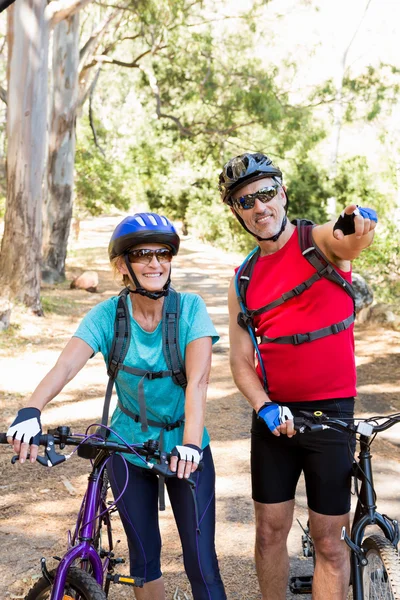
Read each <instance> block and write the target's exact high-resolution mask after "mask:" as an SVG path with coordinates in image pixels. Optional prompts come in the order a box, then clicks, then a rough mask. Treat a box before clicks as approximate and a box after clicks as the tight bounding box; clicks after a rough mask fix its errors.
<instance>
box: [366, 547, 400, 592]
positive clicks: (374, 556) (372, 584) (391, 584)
mask: <svg viewBox="0 0 400 600" xmlns="http://www.w3.org/2000/svg"><path fill="white" fill-rule="evenodd" d="M362 547H363V549H364V550H365V554H366V558H367V559H368V564H367V565H366V566H365V567H364V568H363V588H364V600H400V557H399V554H398V552H397V550H396V549H395V548H394V546H393V545H392V544H391V543H390V541H389V540H387V539H386V538H385V537H384V536H383V535H371V536H370V537H367V538H366V539H365V540H364V541H363V543H362Z"/></svg>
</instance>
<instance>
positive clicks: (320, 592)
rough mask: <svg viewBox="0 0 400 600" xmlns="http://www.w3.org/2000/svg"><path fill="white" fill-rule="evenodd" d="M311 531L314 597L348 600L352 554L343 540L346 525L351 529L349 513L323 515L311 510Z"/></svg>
mask: <svg viewBox="0 0 400 600" xmlns="http://www.w3.org/2000/svg"><path fill="white" fill-rule="evenodd" d="M309 516H310V533H311V537H312V539H313V542H314V546H315V553H316V564H315V572H314V578H313V586H312V592H313V593H312V597H313V600H346V598H347V594H348V589H349V581H350V554H349V549H348V547H347V544H346V543H345V542H344V541H342V540H341V539H340V533H341V530H342V527H343V526H346V529H347V530H348V529H349V514H346V515H339V516H331V515H320V514H319V513H316V512H314V511H313V510H311V509H309Z"/></svg>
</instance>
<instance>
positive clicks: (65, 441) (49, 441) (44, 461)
mask: <svg viewBox="0 0 400 600" xmlns="http://www.w3.org/2000/svg"><path fill="white" fill-rule="evenodd" d="M68 431H69V428H68V427H58V428H57V429H54V430H49V433H47V434H43V435H41V436H40V438H39V446H45V447H46V451H45V455H46V456H45V457H44V456H38V457H37V461H38V462H39V463H40V464H41V465H43V466H45V467H53V466H56V465H58V464H60V463H62V462H64V461H65V460H67V458H69V456H68V455H67V456H66V455H64V454H58V453H57V452H56V451H55V448H54V446H55V445H58V446H60V448H64V447H65V446H81V448H82V449H85V450H84V451H83V452H82V454H81V455H80V456H82V457H83V458H94V457H95V455H96V454H97V452H99V451H100V450H110V451H112V452H121V453H124V454H136V453H137V454H140V455H141V456H143V457H145V458H146V459H147V458H154V459H155V460H158V461H160V462H159V463H156V464H154V463H147V465H148V466H149V467H150V468H151V469H152V470H153V471H155V472H156V473H157V474H158V475H162V476H163V477H176V472H175V471H171V470H170V469H169V460H170V458H171V455H170V454H169V453H166V452H165V453H164V452H160V451H159V450H158V441H157V440H148V441H147V442H144V443H143V444H138V445H132V448H129V447H128V446H126V445H125V444H120V443H118V442H110V441H107V440H104V439H102V438H100V437H96V438H88V439H85V438H82V437H79V436H76V435H75V436H74V435H68ZM7 443H8V442H7V434H6V433H0V444H7ZM91 451H93V452H94V454H92V453H91ZM78 454H79V450H78ZM17 460H18V456H13V458H12V459H11V462H12V463H13V464H14V463H15V462H16V461H17ZM203 468H204V464H203V462H200V464H199V465H198V467H197V470H199V471H202V470H203Z"/></svg>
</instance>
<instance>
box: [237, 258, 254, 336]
mask: <svg viewBox="0 0 400 600" xmlns="http://www.w3.org/2000/svg"><path fill="white" fill-rule="evenodd" d="M259 256H260V248H258V249H257V250H256V252H254V254H253V255H252V256H251V257H250V259H249V260H247V262H246V263H245V265H244V266H243V265H242V266H241V267H240V268H239V271H238V273H237V290H238V301H239V306H240V307H241V309H242V311H241V312H240V313H239V314H238V316H237V322H238V324H239V325H240V327H242V328H243V329H245V330H247V328H248V327H251V328H252V329H253V330H254V324H253V315H254V311H251V310H249V309H248V308H247V304H246V294H247V288H248V287H249V283H250V279H251V277H252V275H253V271H254V267H255V265H256V262H257V259H258V257H259Z"/></svg>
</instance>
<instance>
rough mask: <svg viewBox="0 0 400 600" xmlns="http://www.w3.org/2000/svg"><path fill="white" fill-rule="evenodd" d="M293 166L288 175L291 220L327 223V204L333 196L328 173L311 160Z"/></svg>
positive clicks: (304, 160) (301, 161)
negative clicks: (300, 219) (305, 219)
mask: <svg viewBox="0 0 400 600" xmlns="http://www.w3.org/2000/svg"><path fill="white" fill-rule="evenodd" d="M291 166H292V170H291V171H290V172H289V174H288V196H289V206H290V208H289V215H290V218H291V219H295V218H303V219H304V218H307V219H311V220H312V221H314V222H315V223H324V222H326V221H327V212H326V204H327V200H328V198H329V197H330V196H331V195H332V193H331V189H330V185H329V180H328V175H327V173H326V171H325V170H324V169H323V167H321V165H317V164H316V163H314V162H313V161H311V160H310V159H308V160H306V159H303V160H300V161H298V162H297V161H296V162H295V163H294V165H293V164H292V165H291Z"/></svg>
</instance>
